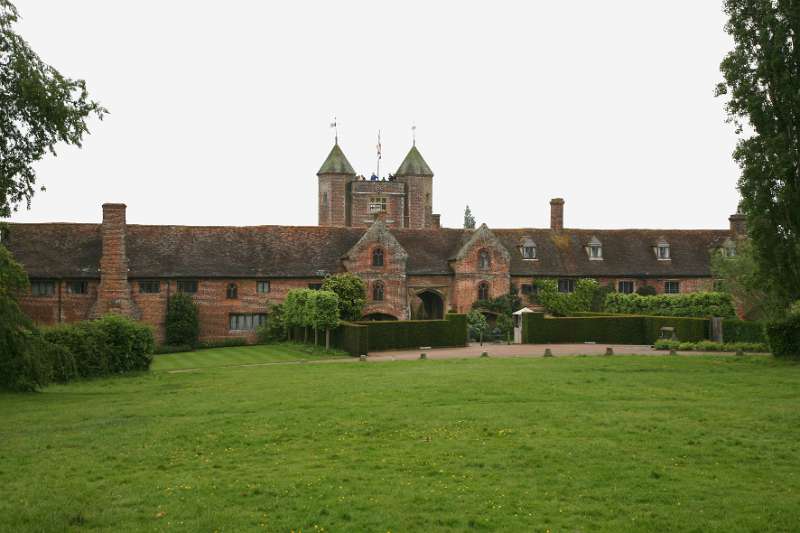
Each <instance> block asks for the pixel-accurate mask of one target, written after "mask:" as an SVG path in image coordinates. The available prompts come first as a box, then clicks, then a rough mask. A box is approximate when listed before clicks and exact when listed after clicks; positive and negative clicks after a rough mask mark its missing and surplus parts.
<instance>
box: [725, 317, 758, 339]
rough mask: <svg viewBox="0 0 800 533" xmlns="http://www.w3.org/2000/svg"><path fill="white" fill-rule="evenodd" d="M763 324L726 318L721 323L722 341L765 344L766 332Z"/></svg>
mask: <svg viewBox="0 0 800 533" xmlns="http://www.w3.org/2000/svg"><path fill="white" fill-rule="evenodd" d="M764 326H765V324H764V323H763V322H755V321H749V320H737V319H735V318H726V319H725V320H723V321H722V340H724V341H725V342H726V343H728V342H755V343H766V342H767V332H766V330H765V328H764Z"/></svg>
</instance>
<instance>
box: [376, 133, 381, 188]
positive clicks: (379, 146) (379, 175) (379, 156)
mask: <svg viewBox="0 0 800 533" xmlns="http://www.w3.org/2000/svg"><path fill="white" fill-rule="evenodd" d="M377 176H378V178H380V177H381V130H378V173H377Z"/></svg>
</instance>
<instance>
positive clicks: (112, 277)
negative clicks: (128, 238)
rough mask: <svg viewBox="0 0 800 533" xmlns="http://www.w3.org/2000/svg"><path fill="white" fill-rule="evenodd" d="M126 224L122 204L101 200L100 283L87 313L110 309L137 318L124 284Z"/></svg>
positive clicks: (99, 314)
mask: <svg viewBox="0 0 800 533" xmlns="http://www.w3.org/2000/svg"><path fill="white" fill-rule="evenodd" d="M126 233H127V225H126V222H125V204H103V224H102V226H101V229H100V234H101V237H102V241H103V255H102V257H101V258H100V286H99V287H98V288H97V302H95V305H94V307H93V309H92V312H91V316H92V317H93V318H98V317H101V316H103V315H106V314H109V313H113V314H118V315H123V316H127V317H130V318H138V317H139V311H138V309H137V307H136V305H135V304H134V303H133V300H132V298H131V288H130V285H129V284H128V254H127V249H126V246H125V235H126Z"/></svg>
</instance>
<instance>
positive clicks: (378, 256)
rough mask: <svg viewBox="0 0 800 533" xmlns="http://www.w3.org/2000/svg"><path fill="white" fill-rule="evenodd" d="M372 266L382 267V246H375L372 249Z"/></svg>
mask: <svg viewBox="0 0 800 533" xmlns="http://www.w3.org/2000/svg"><path fill="white" fill-rule="evenodd" d="M372 266H374V267H382V266H383V249H382V248H375V249H374V250H372Z"/></svg>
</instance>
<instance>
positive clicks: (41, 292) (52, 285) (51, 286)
mask: <svg viewBox="0 0 800 533" xmlns="http://www.w3.org/2000/svg"><path fill="white" fill-rule="evenodd" d="M55 293H56V282H55V281H31V295H32V296H52V295H54V294H55Z"/></svg>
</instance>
